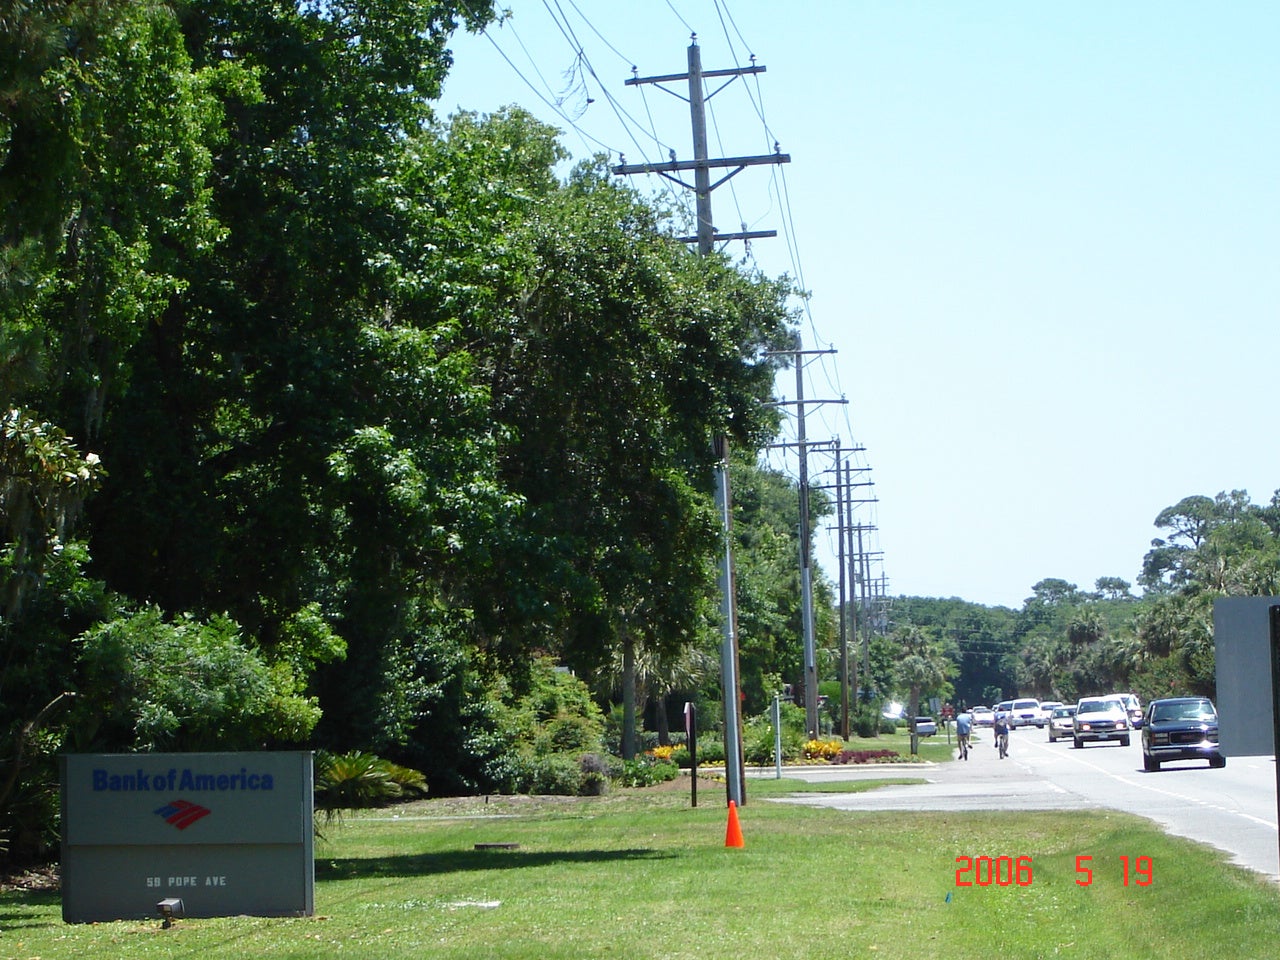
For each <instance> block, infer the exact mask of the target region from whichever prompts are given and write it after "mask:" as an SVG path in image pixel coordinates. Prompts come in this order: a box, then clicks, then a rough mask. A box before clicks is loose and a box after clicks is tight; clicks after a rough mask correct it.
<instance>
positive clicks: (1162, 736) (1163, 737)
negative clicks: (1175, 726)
mask: <svg viewBox="0 0 1280 960" xmlns="http://www.w3.org/2000/svg"><path fill="white" fill-rule="evenodd" d="M1151 742H1152V743H1154V744H1156V745H1163V744H1166V743H1168V742H1169V735H1168V734H1167V733H1153V734H1152V735H1151Z"/></svg>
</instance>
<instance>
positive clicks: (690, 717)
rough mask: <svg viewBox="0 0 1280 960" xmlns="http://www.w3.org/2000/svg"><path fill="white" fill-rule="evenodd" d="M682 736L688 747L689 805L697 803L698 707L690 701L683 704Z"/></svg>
mask: <svg viewBox="0 0 1280 960" xmlns="http://www.w3.org/2000/svg"><path fill="white" fill-rule="evenodd" d="M684 738H685V745H686V746H687V747H688V748H689V801H690V802H689V806H691V807H696V806H697V805H698V708H697V707H695V706H694V705H693V703H692V702H687V701H686V703H685V705H684Z"/></svg>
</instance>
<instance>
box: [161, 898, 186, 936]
mask: <svg viewBox="0 0 1280 960" xmlns="http://www.w3.org/2000/svg"><path fill="white" fill-rule="evenodd" d="M156 912H157V913H159V914H160V916H161V917H162V918H163V919H164V923H163V924H161V926H162V927H164V929H166V930H168V929H169V928H170V927H171V926H173V921H174V920H181V919H182V916H183V908H182V901H181V900H180V899H179V898H178V897H167V898H165V899H164V900H161V901H160V902H159V903H157V904H156Z"/></svg>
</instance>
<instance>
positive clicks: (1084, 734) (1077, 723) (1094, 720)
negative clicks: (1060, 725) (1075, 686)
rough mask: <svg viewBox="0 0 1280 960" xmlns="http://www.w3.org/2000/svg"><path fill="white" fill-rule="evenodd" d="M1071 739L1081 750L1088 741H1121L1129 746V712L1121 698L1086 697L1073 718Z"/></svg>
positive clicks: (1124, 745) (1121, 743) (1122, 744)
mask: <svg viewBox="0 0 1280 960" xmlns="http://www.w3.org/2000/svg"><path fill="white" fill-rule="evenodd" d="M1071 739H1072V740H1073V741H1074V746H1075V747H1076V748H1077V749H1079V748H1080V747H1083V746H1084V745H1085V743H1087V742H1088V741H1091V740H1092V741H1103V740H1119V741H1120V746H1122V747H1127V746H1128V745H1129V711H1128V710H1126V709H1125V705H1124V703H1122V702H1121V700H1120V698H1119V697H1084V698H1083V699H1081V701H1080V702H1079V703H1077V704H1076V715H1075V716H1074V717H1072V718H1071Z"/></svg>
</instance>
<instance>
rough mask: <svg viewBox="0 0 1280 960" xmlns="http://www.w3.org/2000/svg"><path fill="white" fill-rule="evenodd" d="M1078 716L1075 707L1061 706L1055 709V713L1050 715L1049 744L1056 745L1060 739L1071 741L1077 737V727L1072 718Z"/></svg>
mask: <svg viewBox="0 0 1280 960" xmlns="http://www.w3.org/2000/svg"><path fill="white" fill-rule="evenodd" d="M1075 715H1076V708H1075V706H1074V705H1072V706H1067V705H1065V704H1064V705H1061V706H1057V707H1054V708H1053V713H1051V714H1050V715H1049V742H1050V743H1054V742H1056V741H1057V740H1059V739H1063V740H1070V739H1071V738H1072V737H1073V736H1075V726H1074V724H1073V723H1072V718H1073V717H1074V716H1075Z"/></svg>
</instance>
